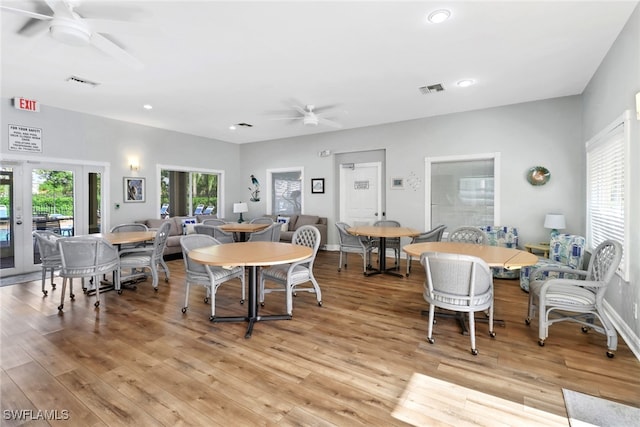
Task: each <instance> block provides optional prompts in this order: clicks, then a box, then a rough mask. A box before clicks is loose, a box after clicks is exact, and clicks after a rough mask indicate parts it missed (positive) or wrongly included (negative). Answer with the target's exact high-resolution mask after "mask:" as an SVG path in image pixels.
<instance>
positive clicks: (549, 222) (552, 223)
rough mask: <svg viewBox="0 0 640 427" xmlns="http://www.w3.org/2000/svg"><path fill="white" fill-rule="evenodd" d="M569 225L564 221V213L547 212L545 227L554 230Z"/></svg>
mask: <svg viewBox="0 0 640 427" xmlns="http://www.w3.org/2000/svg"><path fill="white" fill-rule="evenodd" d="M566 226H567V225H566V223H565V221H564V215H562V214H552V213H551V214H547V215H546V216H545V217H544V228H551V229H553V230H562V229H563V228H565V227H566Z"/></svg>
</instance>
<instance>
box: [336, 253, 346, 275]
mask: <svg viewBox="0 0 640 427" xmlns="http://www.w3.org/2000/svg"><path fill="white" fill-rule="evenodd" d="M345 257H346V255H345ZM345 267H346V264H345ZM340 270H342V251H340V259H339V260H338V271H340Z"/></svg>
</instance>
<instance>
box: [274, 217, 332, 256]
mask: <svg viewBox="0 0 640 427" xmlns="http://www.w3.org/2000/svg"><path fill="white" fill-rule="evenodd" d="M265 216H266V217H269V218H271V219H272V220H274V221H277V219H278V216H286V217H287V218H289V227H288V230H287V231H282V232H280V241H281V242H291V238H292V237H293V233H294V232H295V231H296V230H297V229H298V228H299V227H302V226H303V225H313V226H314V227H316V228H317V229H318V230H319V231H320V247H321V248H323V247H324V246H325V245H326V244H327V218H324V217H320V216H317V215H265Z"/></svg>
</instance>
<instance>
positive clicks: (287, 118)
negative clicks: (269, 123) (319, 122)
mask: <svg viewBox="0 0 640 427" xmlns="http://www.w3.org/2000/svg"><path fill="white" fill-rule="evenodd" d="M301 119H302V117H300V116H296V117H271V120H301Z"/></svg>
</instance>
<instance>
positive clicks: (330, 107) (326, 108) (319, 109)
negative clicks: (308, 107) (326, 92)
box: [313, 104, 340, 114]
mask: <svg viewBox="0 0 640 427" xmlns="http://www.w3.org/2000/svg"><path fill="white" fill-rule="evenodd" d="M339 106H340V104H331V105H323V106H322V107H316V108H314V109H313V112H314V113H316V114H317V113H322V112H326V111H329V110H333V109H334V108H337V107H339Z"/></svg>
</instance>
